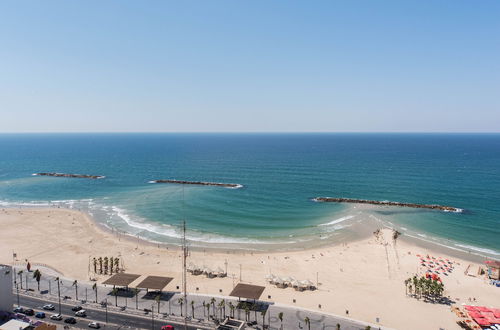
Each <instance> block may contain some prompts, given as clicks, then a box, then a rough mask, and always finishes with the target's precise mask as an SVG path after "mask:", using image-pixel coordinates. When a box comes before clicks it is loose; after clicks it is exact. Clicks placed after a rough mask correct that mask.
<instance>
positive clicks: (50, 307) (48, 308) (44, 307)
mask: <svg viewBox="0 0 500 330" xmlns="http://www.w3.org/2000/svg"><path fill="white" fill-rule="evenodd" d="M42 308H43V309H45V310H46V311H53V310H54V309H56V308H55V306H54V305H52V304H47V305H43V307H42Z"/></svg>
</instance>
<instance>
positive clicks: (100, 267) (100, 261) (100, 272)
mask: <svg viewBox="0 0 500 330" xmlns="http://www.w3.org/2000/svg"><path fill="white" fill-rule="evenodd" d="M99 274H102V257H99Z"/></svg>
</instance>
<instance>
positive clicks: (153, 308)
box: [151, 304, 155, 330]
mask: <svg viewBox="0 0 500 330" xmlns="http://www.w3.org/2000/svg"><path fill="white" fill-rule="evenodd" d="M154 315H155V305H154V304H153V305H151V330H154V329H155V317H154Z"/></svg>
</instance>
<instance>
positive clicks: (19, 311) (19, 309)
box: [13, 307, 24, 314]
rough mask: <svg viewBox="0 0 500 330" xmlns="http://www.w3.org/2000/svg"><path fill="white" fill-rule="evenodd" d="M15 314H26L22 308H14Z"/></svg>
mask: <svg viewBox="0 0 500 330" xmlns="http://www.w3.org/2000/svg"><path fill="white" fill-rule="evenodd" d="M13 312H14V313H22V314H24V308H22V307H16V308H14V310H13Z"/></svg>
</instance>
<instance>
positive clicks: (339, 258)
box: [0, 208, 500, 329]
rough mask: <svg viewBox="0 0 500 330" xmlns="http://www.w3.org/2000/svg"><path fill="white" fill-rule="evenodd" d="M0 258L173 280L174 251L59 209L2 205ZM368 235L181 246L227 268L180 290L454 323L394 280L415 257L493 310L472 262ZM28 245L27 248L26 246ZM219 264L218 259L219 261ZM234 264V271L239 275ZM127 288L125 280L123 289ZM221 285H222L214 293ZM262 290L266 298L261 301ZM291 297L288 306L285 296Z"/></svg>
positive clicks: (463, 297) (495, 301)
mask: <svg viewBox="0 0 500 330" xmlns="http://www.w3.org/2000/svg"><path fill="white" fill-rule="evenodd" d="M0 228H1V230H0V263H5V264H11V263H12V262H13V252H15V253H16V255H17V257H16V258H17V261H18V262H19V261H24V260H25V259H27V260H29V261H30V262H32V263H44V264H47V265H50V266H51V267H53V268H55V269H57V270H58V271H60V272H61V273H62V274H63V275H64V276H65V277H69V278H75V279H78V280H81V281H89V280H90V279H94V278H95V279H96V280H97V281H99V282H101V281H103V280H105V279H106V278H108V276H98V275H95V274H93V272H92V271H91V268H92V266H91V262H90V260H91V259H92V258H93V257H106V256H108V257H111V256H113V257H119V258H120V259H121V260H122V261H123V263H124V267H125V270H126V272H130V273H136V274H143V275H163V276H171V277H174V280H173V282H172V283H171V284H169V286H168V287H167V290H172V291H174V290H175V289H176V286H178V285H179V286H180V285H181V271H182V266H181V262H182V258H181V250H180V248H178V247H168V248H167V247H165V246H159V245H155V244H151V243H146V242H143V241H140V240H137V239H134V238H130V237H128V238H127V237H125V236H123V235H122V234H117V233H112V232H109V231H106V230H103V229H102V228H101V227H100V226H99V225H97V224H96V223H95V222H94V221H93V220H92V219H91V218H89V217H88V216H87V215H86V214H84V213H81V212H79V211H75V210H67V209H57V208H52V209H35V208H24V209H14V208H6V209H2V210H1V211H0ZM381 229H382V230H381V235H379V237H378V238H376V237H375V236H374V235H371V236H369V237H366V238H363V239H359V240H356V241H352V242H349V243H339V244H332V245H329V246H325V247H321V248H314V249H305V250H302V251H293V252H272V253H271V252H266V253H243V252H231V253H229V252H224V251H212V250H210V251H208V250H207V251H191V252H190V256H189V259H188V263H190V262H192V263H194V264H197V265H206V266H207V267H210V268H212V269H216V268H218V267H220V268H221V269H225V268H226V267H227V273H228V277H227V278H215V279H209V278H206V277H205V276H193V275H190V274H188V291H190V292H199V293H206V294H210V293H212V294H222V295H227V294H229V292H230V291H231V289H232V288H233V285H234V284H235V283H238V282H239V281H240V276H241V281H242V282H245V283H252V284H257V285H263V286H266V290H265V291H264V294H263V298H264V299H263V300H270V301H273V302H276V303H283V304H288V305H295V306H300V307H304V308H308V309H315V310H317V309H318V305H319V304H320V305H321V309H320V310H321V311H324V312H328V313H334V314H338V315H346V310H348V311H349V317H352V318H355V319H360V320H364V321H367V322H372V323H375V322H376V319H377V318H378V319H379V320H380V324H382V325H385V326H388V327H392V328H397V329H438V328H445V329H458V328H459V327H458V326H457V324H456V321H457V320H458V318H457V316H456V315H455V314H454V313H452V312H451V311H450V306H447V305H438V304H431V303H425V302H423V301H419V300H416V299H414V298H410V297H408V296H406V294H405V286H404V283H403V281H404V280H405V279H407V278H408V277H410V276H413V275H414V274H423V273H424V271H425V270H424V268H422V267H421V266H420V258H419V257H417V254H419V255H423V256H426V255H431V256H435V257H442V258H445V259H450V260H452V261H453V262H454V266H455V268H454V270H453V271H452V272H451V274H449V276H443V283H444V285H445V293H444V294H445V295H446V296H450V298H451V299H452V300H454V301H455V302H456V304H457V305H461V304H462V303H467V302H468V299H469V298H470V297H474V298H476V304H481V305H485V306H491V307H499V306H498V305H499V301H500V290H499V289H498V288H495V287H493V286H491V285H489V284H488V283H487V281H486V280H485V279H484V277H477V276H469V275H466V274H465V271H466V269H467V268H468V269H469V273H471V274H476V273H477V269H478V267H480V266H482V265H481V258H478V257H474V256H472V255H467V254H462V253H459V252H453V253H452V252H451V251H446V250H444V249H443V248H439V249H438V248H435V247H434V246H431V245H429V244H427V245H426V244H424V243H420V242H416V241H414V240H409V239H407V238H405V237H404V235H403V236H402V237H400V238H398V239H397V241H396V242H394V240H393V239H392V230H390V229H387V228H386V229H383V228H382V227H381ZM27 242H29V244H27ZM226 261H227V264H226ZM240 269H241V273H240ZM270 273H272V274H274V275H277V276H292V277H294V278H296V279H298V280H303V279H309V280H311V281H312V282H314V283H316V281H318V282H319V289H318V290H316V291H305V292H297V291H295V290H294V289H292V288H287V289H279V288H276V287H275V286H273V285H270V284H268V283H267V282H266V279H265V276H266V275H268V274H270ZM132 286H133V285H132ZM220 290H222V291H220ZM268 296H271V299H267V297H268ZM293 299H295V300H296V302H295V303H294V302H293Z"/></svg>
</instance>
